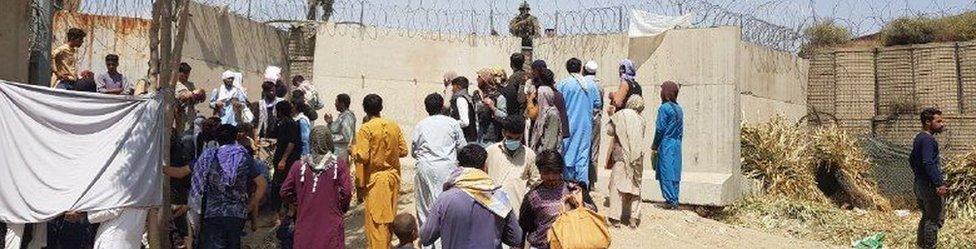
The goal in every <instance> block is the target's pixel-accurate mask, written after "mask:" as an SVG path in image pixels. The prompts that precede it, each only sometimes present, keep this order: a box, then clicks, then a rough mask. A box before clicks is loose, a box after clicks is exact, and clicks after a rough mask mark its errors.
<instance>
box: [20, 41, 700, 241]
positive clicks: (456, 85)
mask: <svg viewBox="0 0 976 249" xmlns="http://www.w3.org/2000/svg"><path fill="white" fill-rule="evenodd" d="M67 37H68V41H67V43H66V44H65V45H64V46H61V47H59V48H58V49H56V50H55V51H54V57H53V59H54V61H53V65H54V68H53V72H54V77H55V78H54V80H53V82H52V87H55V88H59V89H66V90H78V91H89V90H91V89H94V90H92V91H95V92H99V93H104V94H133V95H137V94H141V93H144V92H146V91H147V90H145V88H146V87H145V86H143V87H141V88H142V89H139V88H140V87H136V86H134V85H138V84H132V83H130V82H129V81H128V80H127V79H126V77H125V76H123V75H122V74H121V73H119V72H118V70H117V68H118V64H119V58H118V56H116V55H107V56H106V57H105V63H106V68H107V72H105V73H104V74H99V75H98V76H97V77H87V76H86V75H91V74H90V73H87V74H86V73H82V74H77V72H75V70H76V69H75V59H74V53H75V49H76V48H77V47H79V46H80V45H81V43H82V42H83V40H84V37H85V34H84V32H82V31H81V30H78V29H71V30H69V31H68V36H67ZM509 65H510V67H511V74H508V73H507V72H506V71H505V70H503V69H500V68H490V69H484V70H480V71H478V72H477V75H476V78H475V82H474V83H475V87H476V88H477V89H475V90H473V91H472V90H471V89H469V88H470V87H471V83H472V82H470V80H469V79H468V78H467V77H465V76H461V75H458V74H457V73H454V72H448V73H446V74H445V75H444V86H445V91H444V93H443V94H442V93H431V94H429V95H427V96H426V98H425V99H423V104H424V106H425V109H426V111H427V113H428V115H429V116H428V117H426V118H424V119H423V120H422V121H420V122H419V123H418V124H417V125H416V127H414V132H413V134H411V136H410V137H409V141H407V140H406V138H407V137H406V136H405V134H403V132H402V131H401V129H400V126H399V125H398V124H397V123H396V122H395V121H394V119H392V118H389V117H388V116H385V115H383V106H384V105H383V97H381V96H379V95H376V94H369V95H366V96H364V97H363V98H362V108H363V111H364V113H363V114H364V117H363V118H362V120H361V122H360V120H357V118H356V116H357V115H356V114H355V113H353V112H352V111H351V110H350V105H351V104H352V98H351V96H350V95H348V94H345V93H337V95H336V98H335V103H334V107H335V113H336V114H337V115H335V117H333V115H331V114H329V113H328V112H326V111H322V109H323V108H324V104H323V103H322V99H321V97H320V96H319V93H318V92H317V90H316V88H315V87H314V86H313V85H312V84H311V82H308V81H306V80H305V79H304V78H303V77H302V76H295V77H293V78H292V81H291V84H290V85H289V84H285V83H284V82H283V80H282V78H281V69H280V68H277V67H274V66H269V67H268V69H267V70H266V71H265V74H264V79H263V83H262V84H261V95H260V97H259V98H258V99H256V100H253V99H249V98H248V96H247V94H246V91H245V89H244V87H243V85H244V84H243V75H242V74H241V73H238V72H233V71H226V72H224V73H223V74H221V75H220V77H221V78H220V79H221V81H222V84H220V85H219V86H217V87H216V88H215V89H212V90H211V91H209V97H207V91H205V90H203V89H199V88H197V87H196V85H195V84H194V83H193V82H191V81H190V80H189V79H190V75H191V73H192V68H191V66H190V65H189V64H187V63H181V64H180V65H179V67H178V74H177V77H176V84H175V96H176V103H175V105H176V110H177V111H176V113H175V118H176V120H177V122H175V125H174V126H173V127H171V129H172V134H173V136H172V141H171V146H170V148H171V151H170V158H171V162H170V166H169V167H167V168H165V169H164V171H163V172H164V174H165V175H166V176H168V177H170V181H171V189H170V191H171V194H170V196H171V198H172V207H171V208H172V211H173V219H172V221H171V222H170V224H169V229H170V231H171V236H170V240H171V241H172V242H173V244H174V247H178V248H193V247H196V248H241V247H242V245H241V243H242V242H241V238H242V236H243V235H244V234H245V233H247V232H248V231H254V230H256V229H257V228H258V227H261V226H267V227H272V226H273V227H274V229H275V231H276V235H277V237H278V239H279V242H280V245H281V247H282V248H344V247H345V244H346V243H345V237H346V236H345V234H344V233H345V227H344V226H345V225H344V214H345V213H346V212H347V211H349V209H350V206H351V205H352V203H353V202H355V203H359V204H362V205H364V223H363V227H364V233H365V237H366V241H367V244H368V246H369V248H390V247H391V246H396V247H397V248H412V247H413V246H414V243H417V240H419V243H417V244H420V245H421V246H422V247H423V248H500V247H502V246H503V245H505V246H507V247H511V248H523V247H524V248H549V247H550V243H553V242H552V241H551V240H550V239H549V238H548V237H547V236H548V235H547V234H548V233H549V230H550V229H551V227H552V226H553V223H554V221H555V220H556V219H557V218H558V217H559V216H560V214H561V213H562V212H565V211H566V210H571V209H576V208H588V209H591V210H594V211H595V210H596V209H597V205H596V204H595V203H594V201H593V199H592V197H591V195H590V191H592V190H593V186H594V182H595V181H596V173H595V172H596V167H597V165H599V164H605V165H606V168H607V169H609V170H611V171H612V174H611V177H610V180H609V184H608V185H609V189H607V190H606V191H607V193H608V196H609V200H610V205H609V210H608V211H606V212H605V213H606V214H607V215H608V216H607V217H608V220H609V223H610V224H611V225H613V226H615V227H619V226H620V225H621V224H623V223H626V224H627V225H629V226H630V227H632V228H636V227H637V225H638V223H639V218H640V209H641V208H640V200H641V190H640V189H641V182H642V181H641V179H642V172H643V170H644V159H645V158H646V157H654V158H655V159H654V161H655V162H657V163H656V164H655V170H656V172H657V175H656V178H657V179H658V180H659V181H660V183H661V189H662V195H663V196H664V197H665V200H666V207H667V208H676V207H677V205H678V185H679V181H680V179H681V176H680V174H681V139H682V127H683V113H682V109H681V107H680V105H678V104H677V97H678V88H679V87H678V85H677V84H675V83H673V82H665V83H663V84H662V86H661V105H660V106H659V111H658V116H657V120H656V129H655V131H654V134H653V140H652V141H653V145H652V147H651V148H652V150H653V153H651V154H646V153H645V151H646V148H645V147H646V141H648V140H647V139H649V137H648V136H647V135H648V134H647V132H646V130H647V128H648V125H647V124H646V122H645V120H644V118H643V115H642V114H641V113H642V112H643V110H644V106H645V99H644V96H643V94H642V91H641V87H640V84H638V83H637V82H636V68H635V66H634V64H633V63H632V62H630V61H629V60H623V61H622V62H621V63H620V65H619V70H618V73H619V74H618V75H619V77H620V85H619V87H618V90H617V91H616V92H611V93H608V94H606V95H605V94H604V91H603V90H602V88H601V87H600V83H599V82H598V79H597V77H596V75H597V73H598V65H597V63H596V62H595V61H589V62H586V63H583V62H582V61H581V60H579V59H576V58H572V59H570V60H568V61H567V62H566V64H565V69H566V70H567V73H568V74H569V76H568V77H566V78H564V79H562V80H559V81H558V82H557V81H556V79H555V73H554V72H553V71H552V70H551V69H549V67H548V65H547V63H546V62H545V61H542V60H536V61H533V62H532V63H530V65H531V66H528V67H527V68H526V67H525V66H524V65H526V61H525V57H524V56H523V55H522V54H521V53H514V54H512V55H511V57H510V61H509ZM89 78H91V79H93V82H94V84H93V85H92V84H91V83H90V82H88V80H89ZM604 98H606V99H607V100H609V101H608V103H607V104H606V105H604ZM204 102H206V104H207V106H204V107H203V108H202V109H204V110H205V109H207V108H206V107H209V109H210V110H211V114H210V115H208V114H207V113H206V112H201V111H198V110H199V109H200V104H203V103H204ZM320 111H321V112H323V114H322V115H319V112H320ZM604 113H605V115H608V117H609V122H608V123H607V124H602V123H601V119H602V115H604ZM317 123H318V125H317ZM357 123H358V124H359V127H357ZM601 134H607V135H609V136H610V137H611V138H612V142H611V143H610V144H611V147H610V148H609V151H610V153H608V155H607V157H605V158H598V157H599V156H598V155H599V153H597V152H598V151H599V149H600V148H599V146H600V140H599V138H600V136H601ZM408 142H409V146H408ZM407 156H411V157H413V158H415V159H416V161H417V163H416V174H415V175H414V176H412V177H413V179H412V180H413V181H414V183H415V193H416V216H413V215H411V214H405V213H398V212H397V210H398V209H397V203H398V200H399V198H400V185H401V184H400V183H401V181H403V180H404V177H407V176H403V175H401V165H400V159H401V158H404V157H407ZM407 179H408V180H409V179H410V178H407ZM354 197H355V198H354ZM354 199H355V200H354ZM261 214H274V215H275V217H276V219H275V221H274V222H273V223H272V224H262V222H261V221H260V219H258V217H259V216H260V215H261ZM146 219H147V209H144V208H120V209H117V210H106V211H99V212H89V213H85V212H74V211H69V212H66V213H65V214H64V215H62V216H61V217H59V218H58V219H56V220H54V221H51V222H48V224H49V226H48V227H47V234H46V236H47V245H48V248H65V247H63V246H62V247H58V246H57V245H71V248H139V247H140V246H142V245H143V243H144V242H143V240H144V238H143V237H144V236H143V234H144V233H145V231H146V229H145V227H146ZM22 230H23V229H22ZM35 230H36V229H35ZM21 232H22V231H21ZM34 236H35V237H36V236H43V235H39V234H35V235H34ZM394 236H396V237H397V240H398V241H399V244H398V245H393V244H392V242H393V237H394ZM8 245H9V244H8ZM79 245H80V246H79Z"/></svg>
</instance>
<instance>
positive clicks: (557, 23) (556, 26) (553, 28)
mask: <svg viewBox="0 0 976 249" xmlns="http://www.w3.org/2000/svg"><path fill="white" fill-rule="evenodd" d="M555 19H556V20H555V21H554V22H553V23H554V24H553V25H552V30H555V31H556V32H557V33H558V32H559V11H558V10H557V11H556V18H555ZM543 32H544V31H543Z"/></svg>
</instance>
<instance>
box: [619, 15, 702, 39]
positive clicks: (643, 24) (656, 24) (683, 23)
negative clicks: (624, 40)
mask: <svg viewBox="0 0 976 249" xmlns="http://www.w3.org/2000/svg"><path fill="white" fill-rule="evenodd" d="M691 19H692V15H691V14H685V15H682V16H664V15H658V14H653V13H650V12H647V11H642V10H636V9H634V10H631V12H630V27H629V30H628V31H627V36H629V37H631V38H633V37H647V36H656V35H660V34H662V33H664V32H665V31H668V30H671V29H675V28H684V27H691Z"/></svg>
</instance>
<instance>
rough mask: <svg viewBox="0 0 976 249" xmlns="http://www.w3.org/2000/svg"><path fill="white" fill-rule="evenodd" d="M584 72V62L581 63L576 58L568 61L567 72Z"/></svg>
mask: <svg viewBox="0 0 976 249" xmlns="http://www.w3.org/2000/svg"><path fill="white" fill-rule="evenodd" d="M582 70H583V61H580V59H576V58H575V57H574V58H570V59H569V60H568V61H566V71H569V73H579V72H580V71H582Z"/></svg>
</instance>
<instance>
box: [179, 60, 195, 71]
mask: <svg viewBox="0 0 976 249" xmlns="http://www.w3.org/2000/svg"><path fill="white" fill-rule="evenodd" d="M190 70H193V68H192V67H190V64H186V62H182V63H180V69H179V72H180V73H190Z"/></svg>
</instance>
